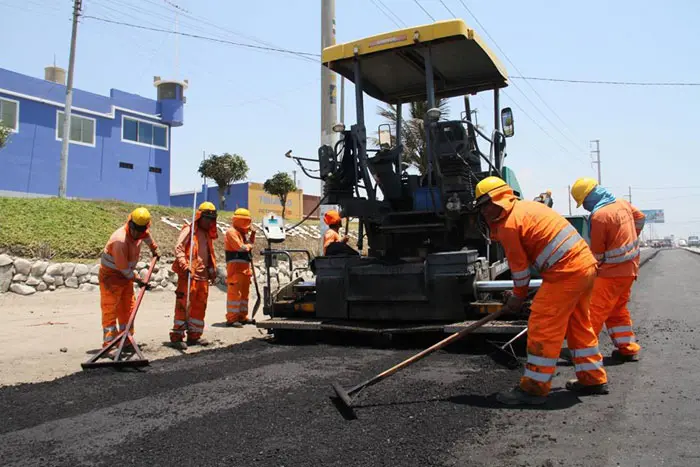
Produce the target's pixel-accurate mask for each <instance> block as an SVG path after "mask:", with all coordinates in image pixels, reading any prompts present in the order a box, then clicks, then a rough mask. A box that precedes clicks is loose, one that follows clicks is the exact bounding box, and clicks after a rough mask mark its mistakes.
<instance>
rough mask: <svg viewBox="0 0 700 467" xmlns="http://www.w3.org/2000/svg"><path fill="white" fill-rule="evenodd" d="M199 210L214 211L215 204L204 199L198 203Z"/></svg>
mask: <svg viewBox="0 0 700 467" xmlns="http://www.w3.org/2000/svg"><path fill="white" fill-rule="evenodd" d="M199 210H200V211H215V212H216V206H214V203H210V202H209V201H205V202H203V203H202V204H200V205H199Z"/></svg>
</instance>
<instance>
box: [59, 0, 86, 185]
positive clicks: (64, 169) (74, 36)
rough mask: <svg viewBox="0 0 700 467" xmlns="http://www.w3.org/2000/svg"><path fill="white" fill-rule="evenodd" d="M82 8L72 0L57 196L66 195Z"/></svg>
mask: <svg viewBox="0 0 700 467" xmlns="http://www.w3.org/2000/svg"><path fill="white" fill-rule="evenodd" d="M82 8H83V0H74V2H73V30H72V31H71V36H70V57H69V58H68V83H67V85H66V108H65V111H64V113H63V117H64V118H63V142H62V144H61V173H60V179H59V180H58V197H59V198H65V197H66V187H67V185H68V148H69V146H70V124H71V107H72V106H73V73H74V71H75V43H76V42H77V40H78V18H80V11H81V10H82Z"/></svg>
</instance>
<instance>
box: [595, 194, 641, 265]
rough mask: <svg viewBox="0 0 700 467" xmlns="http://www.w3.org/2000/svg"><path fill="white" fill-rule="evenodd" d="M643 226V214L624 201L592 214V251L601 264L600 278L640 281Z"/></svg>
mask: <svg viewBox="0 0 700 467" xmlns="http://www.w3.org/2000/svg"><path fill="white" fill-rule="evenodd" d="M644 222H645V216H644V214H642V212H641V211H639V210H638V209H637V208H635V207H634V206H632V205H631V204H630V203H629V202H628V201H626V200H623V199H618V200H617V201H615V202H614V203H611V204H608V205H606V206H603V207H602V208H600V209H599V210H597V211H596V212H594V213H593V214H591V250H593V254H594V255H595V258H596V259H597V260H598V263H599V270H598V276H600V277H637V275H638V274H639V234H640V233H641V231H642V229H643V228H644Z"/></svg>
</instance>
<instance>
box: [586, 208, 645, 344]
mask: <svg viewBox="0 0 700 467" xmlns="http://www.w3.org/2000/svg"><path fill="white" fill-rule="evenodd" d="M644 221H645V216H644V214H642V213H641V211H639V210H638V209H637V208H635V207H634V206H632V205H631V204H630V203H629V202H628V201H626V200H621V199H618V200H616V201H615V202H613V203H611V204H608V205H606V206H603V207H602V208H600V209H598V210H597V211H595V212H593V214H591V250H593V254H594V255H595V257H596V259H597V260H598V263H599V266H598V278H597V279H596V281H595V285H594V287H593V296H592V297H591V309H590V310H591V325H592V326H593V331H594V332H595V333H596V335H598V334H599V333H600V331H601V330H602V328H603V324H605V326H606V327H607V328H608V334H609V335H610V338H611V339H612V341H613V343H614V344H615V347H617V349H618V351H619V352H620V353H621V354H622V355H636V354H637V353H639V350H640V346H639V344H637V342H636V339H635V335H634V332H633V331H632V317H631V316H630V312H629V309H628V308H627V302H628V301H629V298H630V294H631V293H632V284H633V283H634V281H635V280H636V279H637V275H638V274H639V234H640V233H641V231H642V229H643V228H644Z"/></svg>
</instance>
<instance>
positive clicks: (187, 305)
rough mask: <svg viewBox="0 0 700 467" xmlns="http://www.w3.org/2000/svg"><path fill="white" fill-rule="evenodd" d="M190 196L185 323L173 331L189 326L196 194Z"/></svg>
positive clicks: (186, 328)
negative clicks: (190, 214)
mask: <svg viewBox="0 0 700 467" xmlns="http://www.w3.org/2000/svg"><path fill="white" fill-rule="evenodd" d="M192 193H194V194H193V195H192V222H190V258H189V262H188V263H187V267H188V268H189V269H188V270H187V299H186V300H185V322H184V323H183V324H182V325H181V326H179V327H178V328H175V327H173V331H175V332H177V331H182V330H188V331H189V326H190V305H191V303H190V291H191V290H192V253H193V252H194V229H195V225H194V220H195V216H196V213H197V194H196V193H197V192H196V190H195V191H193V192H192Z"/></svg>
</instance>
